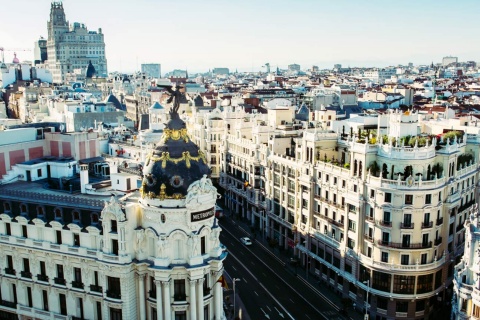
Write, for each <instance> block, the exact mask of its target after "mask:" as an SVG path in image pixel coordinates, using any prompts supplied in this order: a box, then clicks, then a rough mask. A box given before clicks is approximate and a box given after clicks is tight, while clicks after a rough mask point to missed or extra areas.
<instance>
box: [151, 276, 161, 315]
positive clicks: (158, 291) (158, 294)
mask: <svg viewBox="0 0 480 320" xmlns="http://www.w3.org/2000/svg"><path fill="white" fill-rule="evenodd" d="M155 290H156V297H157V320H162V319H163V317H162V316H163V306H162V282H161V281H160V280H155ZM152 320H153V319H152Z"/></svg>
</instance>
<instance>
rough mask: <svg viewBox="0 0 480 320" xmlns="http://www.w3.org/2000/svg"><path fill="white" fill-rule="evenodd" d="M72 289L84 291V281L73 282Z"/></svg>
mask: <svg viewBox="0 0 480 320" xmlns="http://www.w3.org/2000/svg"><path fill="white" fill-rule="evenodd" d="M72 287H73V288H76V289H82V290H83V288H84V287H85V285H84V284H83V282H82V281H72Z"/></svg>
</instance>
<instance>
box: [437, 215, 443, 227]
mask: <svg viewBox="0 0 480 320" xmlns="http://www.w3.org/2000/svg"><path fill="white" fill-rule="evenodd" d="M442 223H443V217H442V218H440V219H437V226H441V225H442Z"/></svg>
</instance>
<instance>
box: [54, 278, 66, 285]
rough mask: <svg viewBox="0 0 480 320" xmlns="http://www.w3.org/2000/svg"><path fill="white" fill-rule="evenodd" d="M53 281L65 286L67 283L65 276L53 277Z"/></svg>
mask: <svg viewBox="0 0 480 320" xmlns="http://www.w3.org/2000/svg"><path fill="white" fill-rule="evenodd" d="M53 281H54V282H55V284H59V285H62V286H64V285H65V284H66V283H67V282H66V281H65V279H64V278H53Z"/></svg>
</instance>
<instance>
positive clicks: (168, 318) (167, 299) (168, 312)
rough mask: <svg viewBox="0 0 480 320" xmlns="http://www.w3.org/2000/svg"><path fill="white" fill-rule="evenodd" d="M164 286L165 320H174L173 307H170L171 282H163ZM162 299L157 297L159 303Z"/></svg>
mask: <svg viewBox="0 0 480 320" xmlns="http://www.w3.org/2000/svg"><path fill="white" fill-rule="evenodd" d="M162 286H163V307H164V309H165V320H171V319H172V307H171V306H170V281H162ZM158 300H160V297H157V301H158Z"/></svg>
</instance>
